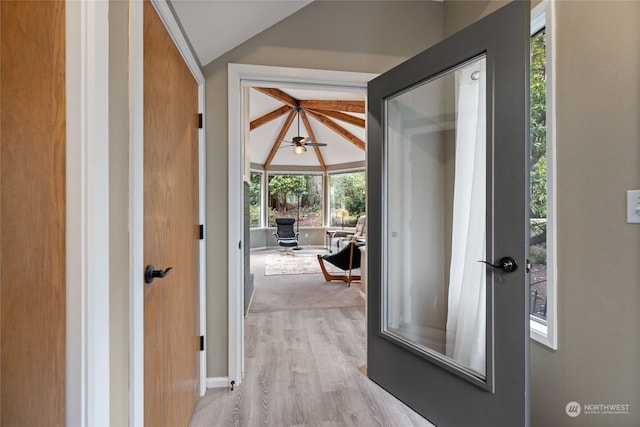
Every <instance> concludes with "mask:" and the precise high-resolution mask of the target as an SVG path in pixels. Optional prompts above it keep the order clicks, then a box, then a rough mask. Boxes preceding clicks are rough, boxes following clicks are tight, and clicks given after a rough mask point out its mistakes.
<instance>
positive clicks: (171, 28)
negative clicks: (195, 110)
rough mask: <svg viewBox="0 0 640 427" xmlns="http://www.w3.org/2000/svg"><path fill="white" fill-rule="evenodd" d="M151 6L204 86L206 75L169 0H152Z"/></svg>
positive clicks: (192, 71)
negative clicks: (183, 32)
mask: <svg viewBox="0 0 640 427" xmlns="http://www.w3.org/2000/svg"><path fill="white" fill-rule="evenodd" d="M151 4H152V5H153V8H154V9H155V10H156V12H157V13H158V16H159V17H160V20H161V21H162V23H163V24H164V26H165V28H166V29H167V32H168V33H169V35H170V36H171V39H172V40H173V42H174V43H175V45H176V47H177V48H178V51H179V52H180V54H181V55H182V58H183V59H184V62H185V63H186V64H187V67H188V68H189V70H191V74H193V77H194V78H195V79H196V82H198V84H199V85H201V84H204V80H205V79H204V74H202V70H201V69H200V65H199V64H198V61H197V59H196V58H195V57H194V56H193V53H192V52H191V49H190V48H189V43H188V42H187V39H186V38H185V37H184V34H182V30H181V29H180V25H179V24H178V21H176V17H175V16H174V14H173V12H172V11H171V7H170V6H169V2H168V1H167V0H151ZM203 112H204V110H203Z"/></svg>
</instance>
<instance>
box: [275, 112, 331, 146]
mask: <svg viewBox="0 0 640 427" xmlns="http://www.w3.org/2000/svg"><path fill="white" fill-rule="evenodd" d="M295 110H296V113H297V114H298V136H294V137H293V140H291V141H283V142H287V143H289V144H290V146H291V147H293V154H297V155H300V154H303V153H304V152H305V151H307V147H326V146H327V144H325V143H322V142H311V141H312V138H311V137H310V136H307V137H303V136H300V111H302V108H300V107H295Z"/></svg>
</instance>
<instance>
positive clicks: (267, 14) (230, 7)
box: [169, 0, 312, 66]
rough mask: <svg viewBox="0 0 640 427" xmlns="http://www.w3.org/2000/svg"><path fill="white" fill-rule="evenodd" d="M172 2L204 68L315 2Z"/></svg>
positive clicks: (258, 0) (202, 0) (252, 0)
mask: <svg viewBox="0 0 640 427" xmlns="http://www.w3.org/2000/svg"><path fill="white" fill-rule="evenodd" d="M169 1H170V3H171V5H172V6H173V9H174V10H175V12H176V15H177V18H178V20H179V21H180V23H181V24H182V28H183V29H184V32H185V33H186V36H187V38H188V39H189V41H190V42H191V46H192V47H193V49H194V50H195V53H196V56H197V57H198V60H199V61H200V64H201V65H203V66H204V65H207V64H208V63H209V62H211V61H213V60H214V59H216V58H218V57H220V56H222V55H224V54H225V53H226V52H228V51H230V50H232V49H233V48H235V47H236V46H238V45H240V44H242V43H244V42H245V41H247V40H249V39H250V38H251V37H253V36H255V35H256V34H259V33H261V32H262V31H264V30H266V29H267V28H269V27H271V26H272V25H274V24H276V23H278V22H280V21H281V20H283V19H284V18H286V17H287V16H289V15H291V14H293V13H295V12H297V11H298V10H300V9H302V8H303V7H304V6H306V5H308V4H309V3H311V1H312V0H286V1H284V0H251V1H250V0H235V1H233V0H231V1H230V0H169Z"/></svg>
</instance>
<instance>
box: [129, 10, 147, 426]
mask: <svg viewBox="0 0 640 427" xmlns="http://www.w3.org/2000/svg"><path fill="white" fill-rule="evenodd" d="M129 22H130V27H129V230H130V233H129V248H130V251H129V284H130V286H129V425H131V426H143V425H144V281H143V279H142V273H141V268H142V266H143V265H144V72H143V71H144V57H143V52H144V39H143V35H144V3H143V2H140V1H132V2H129Z"/></svg>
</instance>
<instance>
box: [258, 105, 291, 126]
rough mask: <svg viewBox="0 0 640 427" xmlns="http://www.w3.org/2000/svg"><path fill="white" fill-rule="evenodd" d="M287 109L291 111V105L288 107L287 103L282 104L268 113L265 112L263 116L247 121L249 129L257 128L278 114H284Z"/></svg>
mask: <svg viewBox="0 0 640 427" xmlns="http://www.w3.org/2000/svg"><path fill="white" fill-rule="evenodd" d="M289 111H291V107H289V106H288V105H283V106H282V107H280V108H278V109H277V110H273V111H271V112H270V113H267V114H265V115H264V116H261V117H258V118H257V119H255V120H252V121H251V123H249V130H254V129H255V128H258V127H260V126H262V125H264V124H267V123H269V122H270V121H271V120H275V119H277V118H278V117H280V116H284V115H285V114H287V113H288V112H289Z"/></svg>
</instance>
